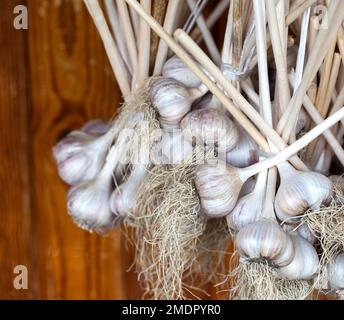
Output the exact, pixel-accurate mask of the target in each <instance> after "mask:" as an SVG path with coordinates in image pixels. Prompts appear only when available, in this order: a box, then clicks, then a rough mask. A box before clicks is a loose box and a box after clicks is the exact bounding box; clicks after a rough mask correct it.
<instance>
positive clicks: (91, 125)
mask: <svg viewBox="0 0 344 320" xmlns="http://www.w3.org/2000/svg"><path fill="white" fill-rule="evenodd" d="M110 128H111V124H110V123H109V122H105V121H103V120H101V119H93V120H90V121H88V122H86V123H85V124H84V125H83V126H82V128H81V129H80V130H81V131H83V132H86V133H89V134H94V135H95V136H101V135H103V134H104V133H106V132H107V131H109V130H110Z"/></svg>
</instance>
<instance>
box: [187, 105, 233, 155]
mask: <svg viewBox="0 0 344 320" xmlns="http://www.w3.org/2000/svg"><path fill="white" fill-rule="evenodd" d="M180 127H181V129H182V132H183V135H184V136H185V137H186V138H187V139H188V140H189V141H190V142H193V141H196V144H197V145H201V144H206V145H215V144H217V145H218V147H219V149H220V150H224V151H229V150H231V149H233V148H234V146H235V145H236V143H237V142H238V140H239V133H238V129H237V127H236V126H235V124H234V123H233V122H232V121H231V120H230V119H229V118H228V117H227V116H226V115H225V114H224V113H222V112H220V111H218V110H215V109H200V110H194V111H191V112H190V113H188V114H187V115H186V116H185V117H184V119H183V120H182V122H181V124H180Z"/></svg>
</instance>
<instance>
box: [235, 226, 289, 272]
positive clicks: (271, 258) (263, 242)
mask: <svg viewBox="0 0 344 320" xmlns="http://www.w3.org/2000/svg"><path fill="white" fill-rule="evenodd" d="M235 247H236V249H237V250H238V252H239V253H240V255H241V256H242V257H243V258H244V259H248V260H252V261H261V260H266V261H268V262H269V263H270V264H272V265H274V266H277V267H283V266H286V265H288V264H289V263H291V261H292V260H293V258H294V255H295V251H294V245H293V242H292V239H291V238H290V236H289V235H288V234H287V233H286V232H284V231H283V229H282V228H281V227H280V226H279V225H278V224H277V223H276V222H275V221H272V220H267V219H266V220H265V219H264V220H259V221H257V222H254V223H251V224H249V225H247V226H245V227H244V228H242V229H240V230H239V232H238V234H237V236H236V238H235Z"/></svg>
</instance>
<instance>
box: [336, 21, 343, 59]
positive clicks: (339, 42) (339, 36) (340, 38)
mask: <svg viewBox="0 0 344 320" xmlns="http://www.w3.org/2000/svg"><path fill="white" fill-rule="evenodd" d="M337 46H338V49H339V52H340V56H341V58H342V63H343V66H344V28H343V26H341V27H340V28H339V30H338V34H337Z"/></svg>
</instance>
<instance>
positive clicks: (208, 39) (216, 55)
mask: <svg viewBox="0 0 344 320" xmlns="http://www.w3.org/2000/svg"><path fill="white" fill-rule="evenodd" d="M187 2H188V5H189V8H190V10H192V8H193V7H194V6H195V4H196V2H195V0H187ZM196 23H197V25H198V28H199V29H200V30H201V33H202V36H203V40H204V42H205V45H206V46H207V49H208V51H209V54H210V56H211V58H212V59H213V61H215V62H216V63H217V64H220V62H221V56H220V52H219V50H218V49H217V45H216V43H215V40H214V38H213V36H212V34H211V32H210V31H209V29H208V27H207V24H206V22H205V20H204V17H203V15H202V13H200V14H199V15H198V17H197V19H196Z"/></svg>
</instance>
